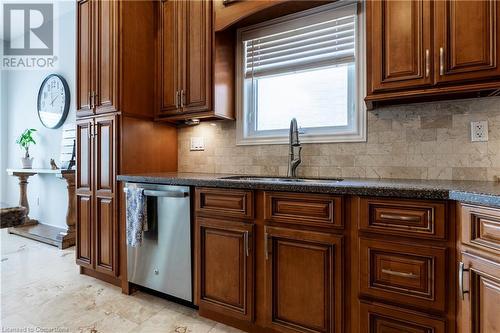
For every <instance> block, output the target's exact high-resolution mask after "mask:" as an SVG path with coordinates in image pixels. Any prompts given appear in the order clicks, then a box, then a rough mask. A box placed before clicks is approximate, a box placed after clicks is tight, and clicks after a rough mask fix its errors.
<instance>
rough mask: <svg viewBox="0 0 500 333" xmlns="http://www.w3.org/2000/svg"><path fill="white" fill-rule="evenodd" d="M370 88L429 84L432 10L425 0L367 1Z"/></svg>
mask: <svg viewBox="0 0 500 333" xmlns="http://www.w3.org/2000/svg"><path fill="white" fill-rule="evenodd" d="M366 6H367V11H368V12H369V13H370V15H369V16H368V19H369V22H368V26H369V27H370V29H368V34H369V40H373V41H377V42H374V43H371V44H370V46H371V48H370V51H371V52H370V54H369V55H368V57H367V60H368V61H369V63H370V66H369V67H370V68H373V69H374V70H373V71H372V73H371V80H372V90H373V91H381V90H388V89H398V88H406V87H418V86H426V85H430V84H432V82H433V79H432V72H433V71H432V68H431V54H432V38H431V29H432V27H431V24H432V16H431V15H432V10H431V2H430V1H428V0H413V1H387V0H386V1H367V2H366Z"/></svg>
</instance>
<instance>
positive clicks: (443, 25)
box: [434, 0, 500, 83]
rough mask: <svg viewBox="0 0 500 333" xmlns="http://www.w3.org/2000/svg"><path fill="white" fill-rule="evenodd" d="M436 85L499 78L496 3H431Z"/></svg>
mask: <svg viewBox="0 0 500 333" xmlns="http://www.w3.org/2000/svg"><path fill="white" fill-rule="evenodd" d="M435 6H436V7H435V13H436V16H435V24H434V26H435V34H436V35H435V51H436V52H435V64H436V66H435V70H436V73H437V74H438V75H436V78H437V82H438V83H446V82H459V81H467V80H474V82H477V81H478V80H485V79H491V78H495V77H496V78H499V77H500V5H499V3H498V1H496V0H481V1H458V0H447V1H436V2H435Z"/></svg>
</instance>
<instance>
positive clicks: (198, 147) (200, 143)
mask: <svg viewBox="0 0 500 333" xmlns="http://www.w3.org/2000/svg"><path fill="white" fill-rule="evenodd" d="M190 150H191V151H203V150H205V140H204V139H203V137H202V136H198V137H192V138H191V148H190Z"/></svg>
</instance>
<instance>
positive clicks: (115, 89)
mask: <svg viewBox="0 0 500 333" xmlns="http://www.w3.org/2000/svg"><path fill="white" fill-rule="evenodd" d="M157 8H158V4H157V3H155V2H153V1H139V0H132V1H100V0H79V1H78V3H77V59H76V68H77V80H76V91H77V94H76V97H77V100H76V109H77V111H76V115H77V117H83V116H91V115H99V114H104V113H111V112H116V111H121V112H122V113H127V114H131V115H138V116H143V117H149V118H153V114H154V79H155V66H154V61H155V37H156V31H157V26H156V21H155V20H154V18H155V17H156V15H155V14H156V11H157ZM137 22H141V24H140V25H139V24H136V23H137ZM139 87H140V88H139Z"/></svg>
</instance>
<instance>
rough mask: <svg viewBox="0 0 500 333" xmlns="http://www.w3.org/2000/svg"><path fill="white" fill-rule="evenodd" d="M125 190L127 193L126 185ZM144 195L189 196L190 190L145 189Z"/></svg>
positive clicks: (164, 196)
mask: <svg viewBox="0 0 500 333" xmlns="http://www.w3.org/2000/svg"><path fill="white" fill-rule="evenodd" d="M123 192H125V193H127V188H126V187H124V188H123ZM144 195H145V196H147V197H162V198H185V197H188V196H189V192H182V191H158V190H144Z"/></svg>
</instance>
